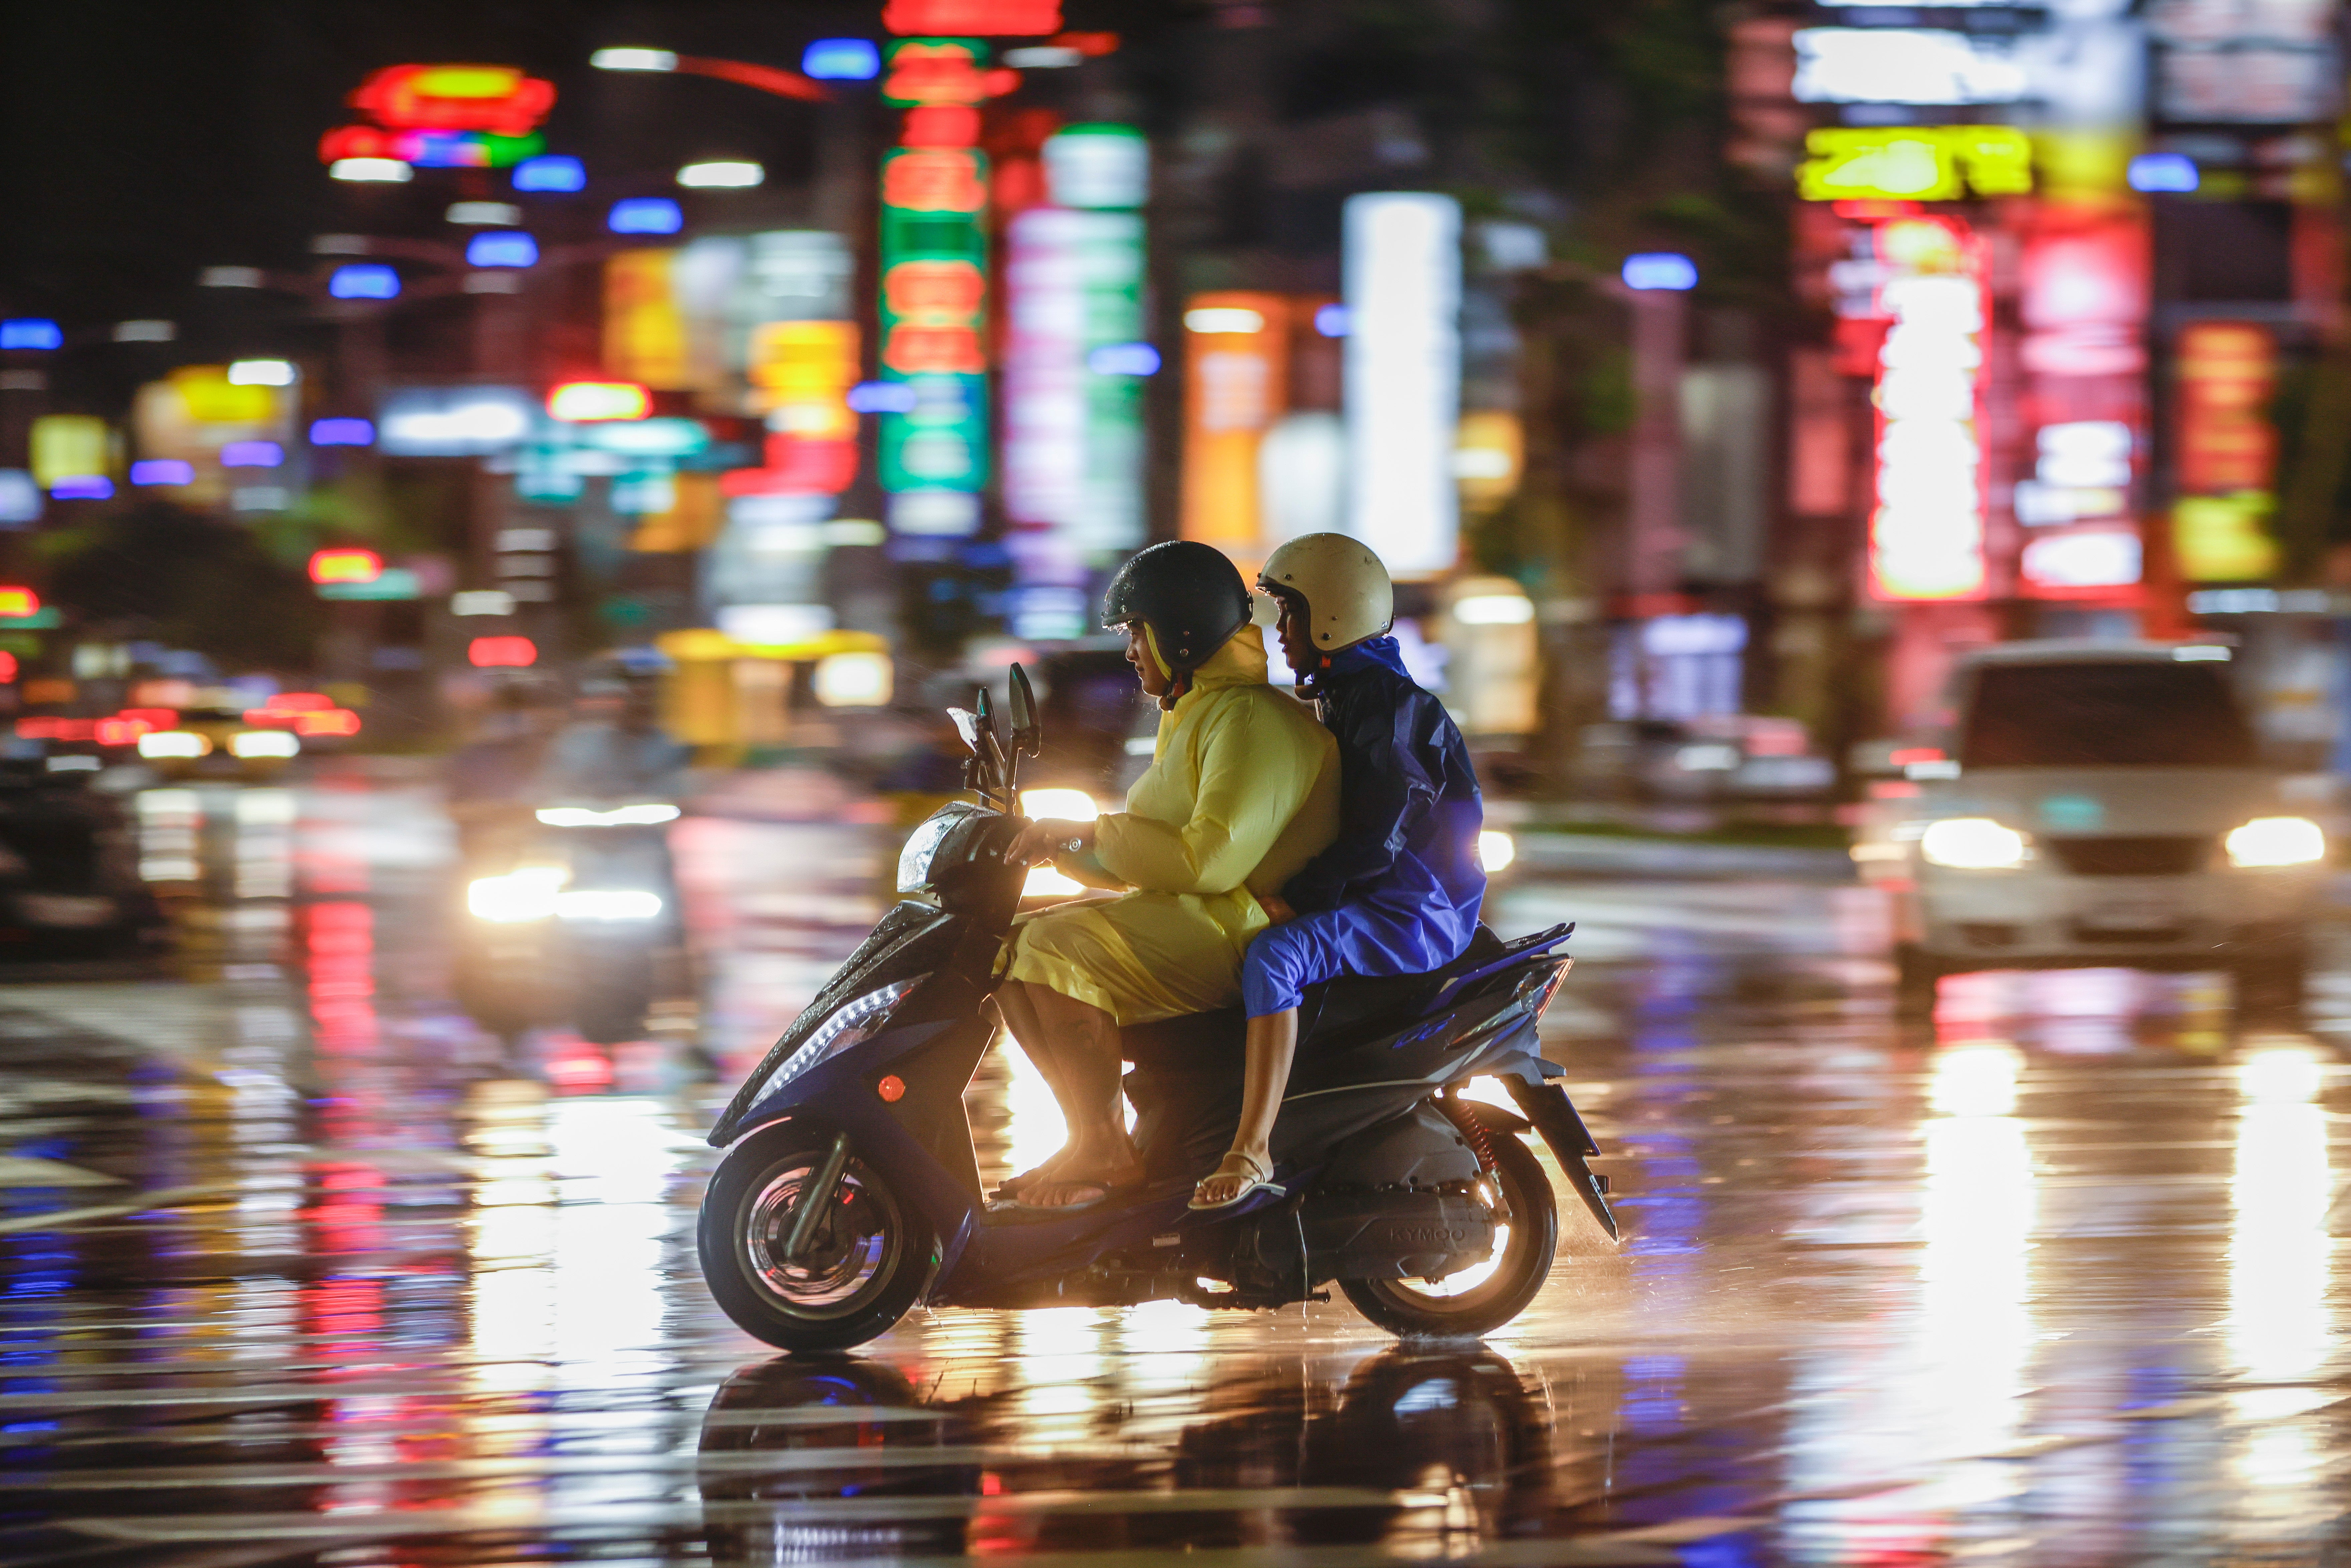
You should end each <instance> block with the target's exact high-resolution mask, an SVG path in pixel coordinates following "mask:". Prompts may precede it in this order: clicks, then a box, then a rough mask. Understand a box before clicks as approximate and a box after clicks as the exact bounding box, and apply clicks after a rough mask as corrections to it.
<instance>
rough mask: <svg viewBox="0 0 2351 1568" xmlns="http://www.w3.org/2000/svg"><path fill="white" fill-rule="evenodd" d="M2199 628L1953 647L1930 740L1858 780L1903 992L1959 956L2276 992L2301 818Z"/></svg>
mask: <svg viewBox="0 0 2351 1568" xmlns="http://www.w3.org/2000/svg"><path fill="white" fill-rule="evenodd" d="M2228 659H2229V650H2228V649H2227V648H2225V647H2221V646H2218V645H2214V644H2207V643H2091V642H2046V643H2003V644H2001V645H1999V646H1995V647H1990V648H1985V649H1981V650H1979V651H1976V652H1972V653H1969V654H1967V655H1966V656H1965V657H1964V658H1963V659H1962V660H1961V662H1960V664H1959V669H1958V671H1957V674H1956V677H1955V679H1956V690H1955V694H1954V695H1955V696H1956V699H1957V700H1956V702H1955V704H1954V707H1953V711H1954V713H1955V715H1956V717H1957V723H1956V727H1955V729H1954V732H1953V734H1952V736H1951V737H1950V739H1949V744H1948V745H1946V746H1945V747H1939V748H1925V749H1924V754H1923V755H1922V754H1920V753H1918V752H1912V753H1897V754H1896V755H1897V756H1899V757H1904V758H1906V766H1905V768H1904V773H1905V775H1906V778H1905V779H1903V780H1901V781H1899V782H1896V781H1887V782H1885V783H1880V784H1878V785H1877V786H1876V788H1875V789H1874V790H1873V791H1872V793H1873V800H1871V802H1870V805H1869V807H1868V808H1867V809H1866V810H1865V812H1864V815H1863V821H1862V824H1861V830H1860V832H1859V835H1858V837H1857V841H1856V842H1855V845H1854V849H1853V855H1854V859H1855V861H1856V862H1858V863H1859V866H1860V870H1861V873H1862V875H1863V877H1864V878H1865V880H1866V881H1868V882H1871V883H1875V884H1876V885H1877V886H1879V887H1881V888H1884V889H1885V890H1886V891H1887V892H1888V893H1890V894H1892V895H1893V904H1894V913H1895V933H1896V957H1897V960H1898V962H1899V964H1900V967H1901V978H1902V987H1903V991H1904V993H1905V996H1906V998H1908V999H1909V1000H1911V1001H1913V1002H1916V1001H1919V1000H1925V999H1931V998H1932V996H1933V994H1934V988H1935V982H1936V981H1937V980H1938V978H1940V977H1942V976H1944V975H1947V974H1953V973H1958V972H1962V971H1966V970H1971V969H2004V968H2035V967H2065V966H2089V965H2107V964H2112V965H2120V966H2128V967H2143V968H2166V969H2226V970H2229V971H2231V973H2233V974H2234V975H2235V976H2236V977H2237V981H2238V994H2239V996H2240V998H2246V997H2248V996H2255V997H2260V998H2263V999H2268V1000H2286V999H2298V998H2300V995H2301V990H2302V981H2303V974H2304V967H2305V962H2306V936H2305V933H2306V929H2307V926H2308V923H2309V921H2310V918H2311V915H2312V913H2313V908H2314V904H2315V903H2316V901H2317V897H2318V894H2319V891H2320V884H2321V882H2322V880H2323V878H2324V877H2325V874H2326V862H2327V860H2328V846H2327V842H2326V836H2325V832H2324V831H2322V830H2321V828H2320V826H2319V824H2318V823H2317V822H2315V821H2312V820H2311V819H2310V818H2309V817H2308V816H2306V815H2304V814H2303V812H2302V811H2301V810H2297V809H2296V807H2295V806H2294V805H2293V804H2291V803H2289V801H2288V800H2286V798H2285V796H2284V795H2283V792H2282V789H2281V784H2282V779H2281V776H2280V774H2279V773H2278V771H2277V770H2276V769H2275V768H2267V767H2264V766H2263V765H2262V762H2261V760H2260V758H2259V757H2258V756H2257V755H2256V748H2255V744H2254V739H2253V733H2252V726H2251V725H2250V724H2249V723H2248V722H2247V720H2246V716H2245V713H2244V710H2243V707H2242V706H2241V704H2240V702H2239V700H2238V697H2237V694H2236V692H2235V690H2234V688H2233V685H2232V684H2231V680H2230V678H2229V676H2230V667H2229V664H2228Z"/></svg>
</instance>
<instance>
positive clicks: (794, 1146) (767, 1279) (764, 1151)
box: [697, 1124, 936, 1351]
mask: <svg viewBox="0 0 2351 1568" xmlns="http://www.w3.org/2000/svg"><path fill="white" fill-rule="evenodd" d="M831 1148H832V1140H831V1137H830V1136H828V1135H825V1134H820V1133H818V1132H816V1131H814V1130H812V1129H809V1128H804V1127H799V1126H795V1125H792V1124H782V1125H778V1126H774V1127H768V1128H766V1129H763V1130H762V1131H760V1132H758V1133H754V1134H752V1135H751V1136H750V1137H748V1138H746V1139H744V1140H743V1141H742V1142H741V1143H739V1144H737V1145H735V1147H734V1148H733V1149H731V1150H730V1151H728V1153H727V1155H726V1158H725V1159H724V1160H722V1161H720V1162H719V1166H718V1169H717V1171H716V1173H715V1174H714V1175H713V1176H711V1178H710V1189H709V1191H708V1192H706V1193H705V1194H704V1195H703V1199H702V1216H701V1220H700V1223H699V1226H698V1227H697V1231H698V1235H697V1240H698V1242H699V1246H700V1250H701V1254H702V1277H703V1279H704V1280H705V1281H706V1282H707V1283H708V1285H709V1286H710V1294H711V1296H712V1297H713V1298H714V1299H715V1300H716V1301H717V1302H718V1305H719V1306H720V1308H721V1309H723V1310H724V1311H725V1312H726V1315H727V1316H728V1317H730V1318H732V1319H734V1320H735V1322H736V1324H737V1326H738V1327H740V1328H741V1329H742V1330H743V1331H744V1332H745V1333H748V1334H751V1335H753V1336H754V1337H756V1338H758V1339H762V1340H765V1341H766V1342H767V1343H769V1344H772V1345H775V1346H777V1347H778V1348H779V1349H782V1350H791V1351H829V1350H846V1349H848V1348H849V1347H850V1346H851V1345H855V1344H862V1343H865V1342H866V1341H867V1340H870V1339H872V1338H873V1337H874V1336H875V1335H877V1334H882V1333H887V1332H888V1331H889V1330H890V1329H891V1328H892V1327H893V1325H894V1324H895V1323H896V1322H898V1320H899V1319H900V1318H902V1317H904V1316H905V1315H906V1312H907V1310H908V1309H909V1308H911V1307H912V1306H913V1305H914V1301H915V1298H916V1297H918V1296H919V1295H921V1294H922V1290H923V1282H924V1281H925V1278H927V1277H928V1275H929V1273H930V1270H931V1266H932V1263H933V1261H934V1255H935V1250H936V1249H935V1242H934V1239H933V1237H932V1234H931V1228H930V1226H929V1224H928V1223H926V1222H925V1220H924V1218H923V1217H922V1215H921V1214H919V1213H917V1212H916V1211H915V1210H914V1207H913V1206H912V1205H910V1204H908V1203H905V1202H904V1201H903V1200H901V1199H900V1197H898V1195H897V1194H896V1193H895V1192H893V1191H892V1190H891V1187H890V1184H889V1181H888V1179H887V1178H886V1177H884V1176H883V1175H882V1173H881V1172H879V1171H877V1170H875V1169H874V1168H873V1167H872V1166H869V1165H867V1164H866V1163H865V1162H864V1161H863V1160H862V1159H859V1158H857V1157H856V1156H855V1155H854V1154H852V1155H851V1156H850V1158H849V1160H848V1163H847V1164H846V1165H844V1166H842V1167H841V1179H840V1181H839V1182H838V1183H837V1184H836V1185H835V1186H834V1187H833V1189H832V1191H831V1192H830V1193H820V1194H815V1195H814V1201H817V1202H820V1203H823V1204H825V1205H826V1207H825V1208H824V1209H823V1210H821V1211H820V1214H819V1216H818V1218H817V1220H816V1222H815V1228H814V1229H813V1230H811V1231H810V1234H809V1236H808V1237H807V1239H806V1244H805V1246H804V1247H803V1248H802V1249H801V1252H800V1255H799V1257H797V1258H790V1257H787V1255H786V1253H787V1243H788V1240H789V1236H790V1233H791V1230H792V1221H793V1218H794V1217H795V1216H796V1215H797V1213H798V1212H799V1206H800V1205H801V1204H802V1203H803V1202H806V1201H810V1196H811V1195H810V1188H811V1187H812V1186H814V1185H815V1183H816V1180H817V1177H818V1176H819V1175H820V1173H821V1172H822V1170H823V1168H824V1167H825V1166H826V1164H827V1156H828V1155H830V1153H831Z"/></svg>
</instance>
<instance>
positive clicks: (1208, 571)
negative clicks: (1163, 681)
mask: <svg viewBox="0 0 2351 1568" xmlns="http://www.w3.org/2000/svg"><path fill="white" fill-rule="evenodd" d="M1137 621H1140V622H1143V623H1144V625H1146V626H1148V627H1150V628H1151V636H1152V641H1153V642H1154V643H1155V644H1156V646H1157V648H1158V652H1159V657H1160V658H1161V659H1163V660H1165V662H1166V664H1167V667H1168V673H1169V674H1175V675H1186V674H1191V673H1192V672H1193V671H1194V670H1196V669H1198V668H1199V667H1200V666H1201V665H1202V664H1206V663H1207V660H1208V655H1209V654H1211V653H1215V652H1216V651H1217V649H1219V648H1221V647H1223V646H1224V645H1225V643H1227V642H1228V641H1229V640H1230V639H1231V637H1232V634H1233V633H1234V632H1238V631H1239V630H1240V629H1241V628H1242V627H1244V626H1246V625H1248V624H1249V585H1248V584H1247V583H1245V582H1243V581H1242V580H1241V574H1240V571H1239V569H1238V568H1237V567H1235V566H1234V565H1233V563H1232V562H1231V561H1229V560H1228V559H1225V555H1224V552H1223V551H1222V550H1219V549H1216V548H1215V547H1214V546H1212V545H1204V544H1201V543H1199V542H1197V541H1196V540H1194V539H1170V540H1169V541H1167V542H1166V543H1165V544H1157V545H1153V546H1152V547H1151V548H1150V549H1144V550H1138V551H1136V552H1135V553H1134V555H1133V556H1132V557H1130V558H1129V559H1128V560H1127V563H1126V564H1125V565H1124V566H1123V567H1120V568H1119V569H1118V575H1117V576H1116V577H1113V578H1112V579H1111V580H1110V591H1109V592H1107V593H1105V594H1103V595H1102V624H1103V625H1104V626H1107V627H1110V628H1112V629H1113V630H1115V629H1117V628H1119V627H1122V626H1126V625H1129V624H1131V623H1133V622H1137Z"/></svg>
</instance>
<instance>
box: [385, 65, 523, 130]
mask: <svg viewBox="0 0 2351 1568" xmlns="http://www.w3.org/2000/svg"><path fill="white" fill-rule="evenodd" d="M350 101H351V107H352V108H354V109H357V110H361V111H362V112H364V113H366V114H368V115H369V116H371V117H372V118H373V119H374V120H375V121H376V122H377V123H378V124H380V125H389V126H392V127H393V128H394V129H396V130H414V131H490V132H492V133H494V134H496V135H499V136H521V135H525V134H527V133H528V132H529V131H532V130H534V129H536V128H537V126H538V122H539V121H540V120H545V119H546V118H547V111H548V110H550V109H552V108H554V107H555V84H554V83H553V82H549V81H541V80H540V79H539V78H537V77H532V76H526V75H524V74H523V73H522V72H521V71H519V70H517V69H515V68H513V67H511V66H387V67H385V68H383V69H382V70H380V71H377V72H376V73H374V74H373V75H372V76H371V77H369V78H367V80H365V81H364V82H361V83H360V88H359V90H358V91H356V92H354V93H352V94H351V99H350Z"/></svg>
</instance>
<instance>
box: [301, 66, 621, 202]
mask: <svg viewBox="0 0 2351 1568" xmlns="http://www.w3.org/2000/svg"><path fill="white" fill-rule="evenodd" d="M350 102H351V107H353V108H354V109H357V110H360V111H361V112H362V113H364V114H366V115H367V116H368V117H369V118H370V119H371V120H374V121H375V123H374V124H372V125H345V126H340V127H338V128H337V129H335V130H333V131H328V132H327V134H326V135H325V136H323V137H322V138H320V139H319V162H322V163H326V164H328V165H329V166H330V171H331V172H335V174H336V177H337V178H338V179H362V178H372V179H384V180H402V179H405V178H407V175H406V173H405V172H400V173H394V172H392V170H391V169H390V168H389V167H388V166H389V165H393V164H398V165H402V166H414V167H418V168H425V169H504V168H508V167H512V166H515V165H517V164H522V163H524V162H526V161H528V160H533V159H536V158H537V156H538V153H539V152H540V151H541V149H543V148H544V147H545V146H546V141H545V139H544V138H542V137H541V136H539V135H538V124H539V122H540V121H541V120H545V119H546V118H547V111H548V110H549V109H551V108H553V107H554V105H555V85H554V84H553V83H552V82H548V81H543V80H541V79H539V78H537V77H533V76H527V75H525V74H524V73H523V72H521V71H519V70H517V69H516V68H513V67H511V66H463V65H460V66H389V67H386V68H384V69H382V70H380V71H377V72H375V73H374V74H373V75H371V76H370V77H369V78H367V79H366V80H365V81H363V82H361V83H360V87H359V90H358V91H356V92H354V93H352V94H351V97H350ZM548 162H549V163H550V164H557V163H571V164H573V165H574V166H575V167H576V162H577V161H576V160H568V159H555V160H549V161H548ZM370 171H379V172H370ZM544 172H549V173H551V172H553V171H551V170H550V171H544ZM568 172H569V171H565V173H568ZM582 179H583V182H584V174H583V175H582ZM522 188H524V189H543V190H577V189H579V188H580V187H579V186H578V185H576V184H553V185H524V186H523V187H522Z"/></svg>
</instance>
